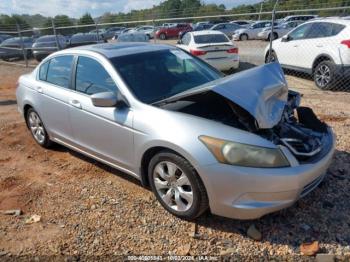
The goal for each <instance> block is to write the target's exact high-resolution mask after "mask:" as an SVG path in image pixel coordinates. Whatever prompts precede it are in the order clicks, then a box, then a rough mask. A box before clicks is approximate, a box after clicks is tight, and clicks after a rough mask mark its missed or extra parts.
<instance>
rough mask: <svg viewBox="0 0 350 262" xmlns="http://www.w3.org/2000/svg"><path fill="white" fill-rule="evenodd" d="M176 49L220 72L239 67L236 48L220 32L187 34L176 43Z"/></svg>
mask: <svg viewBox="0 0 350 262" xmlns="http://www.w3.org/2000/svg"><path fill="white" fill-rule="evenodd" d="M177 47H179V48H181V49H183V50H185V51H187V52H189V53H191V54H192V55H194V56H197V57H198V58H200V59H202V60H203V61H205V62H207V63H208V64H210V65H211V66H213V67H215V68H216V69H218V70H221V71H228V70H231V69H237V68H238V67H239V55H238V48H237V47H236V46H235V45H234V44H233V43H232V42H231V41H230V39H229V38H228V37H227V35H226V34H224V33H222V32H220V31H214V30H204V31H195V32H187V33H186V34H185V35H184V36H183V37H182V39H181V40H179V41H178V45H177Z"/></svg>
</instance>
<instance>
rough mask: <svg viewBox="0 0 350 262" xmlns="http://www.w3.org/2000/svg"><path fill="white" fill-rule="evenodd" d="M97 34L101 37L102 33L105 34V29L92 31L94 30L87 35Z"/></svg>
mask: <svg viewBox="0 0 350 262" xmlns="http://www.w3.org/2000/svg"><path fill="white" fill-rule="evenodd" d="M97 33H98V34H99V35H103V34H104V33H106V29H102V28H101V29H94V30H91V31H90V32H89V34H93V35H94V34H97Z"/></svg>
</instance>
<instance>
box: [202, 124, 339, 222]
mask: <svg viewBox="0 0 350 262" xmlns="http://www.w3.org/2000/svg"><path fill="white" fill-rule="evenodd" d="M328 137H329V146H327V148H325V149H324V151H325V152H320V155H321V158H320V159H318V160H317V161H315V162H312V163H308V164H300V165H296V166H291V167H286V168H249V167H238V166H231V165H225V164H219V163H218V164H213V165H208V166H204V167H198V172H199V174H201V178H202V179H203V182H204V184H205V186H206V189H207V193H208V197H209V205H210V209H211V212H212V213H213V214H216V215H219V216H224V217H229V218H235V219H257V218H260V217H262V216H263V215H265V214H268V213H271V212H274V211H277V210H280V209H283V208H286V207H289V206H291V205H293V203H295V202H296V201H297V200H298V199H299V198H300V197H303V196H305V195H306V194H308V193H309V192H311V191H312V190H313V189H314V188H316V187H317V186H318V184H319V183H321V181H322V180H323V178H324V176H325V174H326V171H327V168H328V167H329V165H330V163H331V160H332V157H333V154H334V150H335V137H334V134H333V132H332V131H331V130H330V131H329V134H328Z"/></svg>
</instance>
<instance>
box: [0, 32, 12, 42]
mask: <svg viewBox="0 0 350 262" xmlns="http://www.w3.org/2000/svg"><path fill="white" fill-rule="evenodd" d="M9 38H12V36H10V35H4V34H1V35H0V44H1V43H2V42H3V41H5V40H6V39H9Z"/></svg>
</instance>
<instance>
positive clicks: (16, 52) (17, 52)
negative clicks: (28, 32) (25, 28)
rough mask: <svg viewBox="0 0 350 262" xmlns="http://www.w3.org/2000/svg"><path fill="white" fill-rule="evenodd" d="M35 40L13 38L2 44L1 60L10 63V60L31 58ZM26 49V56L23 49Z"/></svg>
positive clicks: (0, 47) (0, 49)
mask: <svg viewBox="0 0 350 262" xmlns="http://www.w3.org/2000/svg"><path fill="white" fill-rule="evenodd" d="M32 45H33V38H31V37H25V36H23V37H12V38H8V39H6V40H4V41H3V42H2V43H1V44H0V59H3V60H5V61H8V60H10V59H19V58H22V59H23V58H24V56H25V57H26V58H30V57H31V56H32V51H31V47H32ZM23 47H24V49H25V50H24V54H23V49H22V48H23Z"/></svg>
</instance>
